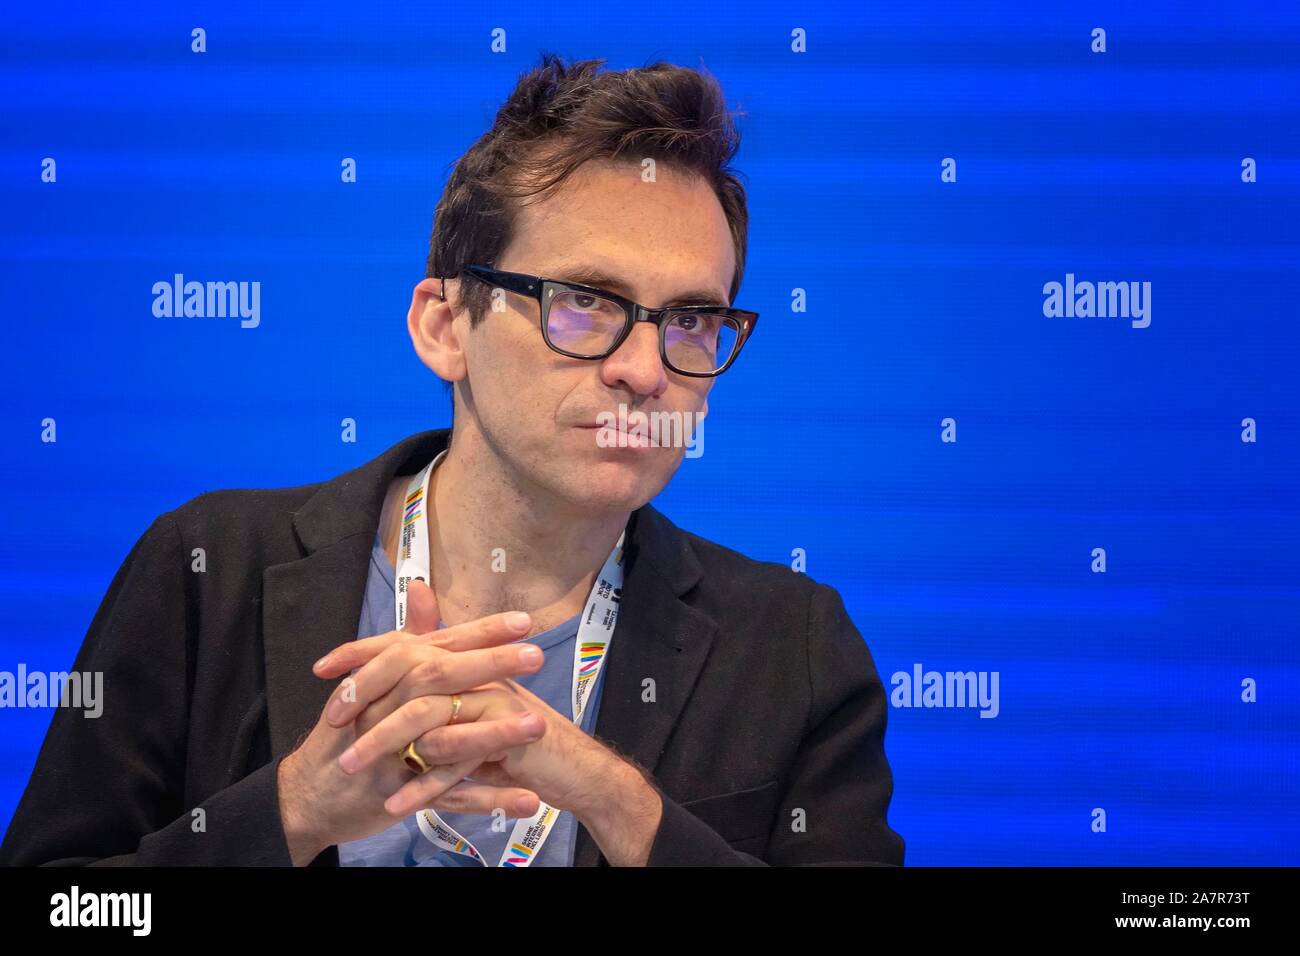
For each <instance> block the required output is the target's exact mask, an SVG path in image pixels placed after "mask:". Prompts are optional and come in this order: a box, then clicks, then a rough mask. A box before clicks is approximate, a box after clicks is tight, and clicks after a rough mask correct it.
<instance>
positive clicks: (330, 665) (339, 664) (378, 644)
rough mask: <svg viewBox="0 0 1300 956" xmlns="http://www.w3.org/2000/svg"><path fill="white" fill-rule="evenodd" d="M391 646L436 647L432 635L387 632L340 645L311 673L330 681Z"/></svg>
mask: <svg viewBox="0 0 1300 956" xmlns="http://www.w3.org/2000/svg"><path fill="white" fill-rule="evenodd" d="M393 644H426V645H432V646H434V647H436V646H438V644H437V641H436V639H435V636H434V634H432V633H430V634H408V633H407V632H406V631H388V632H387V633H384V634H376V635H375V636H374V637H363V638H361V639H360V640H356V641H348V642H347V643H346V644H340V645H339V646H338V647H336V648H334V650H332V651H330V652H329V653H328V654H326V655H325V656H324V657H322V658H321V659H320V660H318V661H317V662H316V663H315V664H313V665H312V668H311V669H312V673H314V674H315V675H316V676H317V677H320V678H322V679H324V680H332V679H333V678H335V677H341V676H342V675H344V674H346V673H348V672H349V671H351V670H354V669H355V668H357V667H360V666H361V665H362V664H365V663H368V662H369V661H371V660H373V659H374V658H375V657H377V656H378V655H379V653H380V652H381V651H383V650H386V649H387V648H389V647H391V646H392V645H393Z"/></svg>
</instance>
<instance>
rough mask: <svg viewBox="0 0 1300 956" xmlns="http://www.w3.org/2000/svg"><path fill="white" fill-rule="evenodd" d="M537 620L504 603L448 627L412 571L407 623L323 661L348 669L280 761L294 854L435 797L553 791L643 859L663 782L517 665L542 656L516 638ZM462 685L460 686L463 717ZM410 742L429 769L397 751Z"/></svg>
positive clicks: (552, 799)
mask: <svg viewBox="0 0 1300 956" xmlns="http://www.w3.org/2000/svg"><path fill="white" fill-rule="evenodd" d="M530 623H531V621H530V619H529V617H528V615H526V614H523V613H522V612H508V613H505V614H493V615H489V616H487V617H483V618H479V619H477V620H474V621H470V622H468V623H465V624H460V625H455V626H452V627H447V628H444V629H442V630H438V629H437V626H438V612H437V601H436V599H435V598H434V595H433V592H432V591H431V590H430V589H429V587H428V586H427V585H426V584H425V583H424V582H423V581H413V582H411V590H410V594H409V595H408V603H407V621H406V626H405V628H404V629H403V630H401V631H390V632H388V633H386V634H381V635H377V636H375V637H369V638H364V639H361V640H357V641H351V642H348V643H347V644H343V645H341V646H339V647H337V648H335V649H334V650H332V651H331V652H330V653H329V654H327V655H325V657H323V658H321V660H319V661H317V663H316V665H315V666H314V668H313V671H314V673H315V674H316V676H317V677H320V678H322V679H325V680H332V679H337V678H340V677H343V678H344V679H343V680H342V681H341V683H340V684H339V686H338V687H336V688H335V690H334V692H333V693H332V694H331V695H330V698H329V700H328V701H327V702H326V705H325V707H324V709H323V711H322V713H321V717H320V719H319V720H318V721H317V723H316V725H315V727H314V728H313V729H312V731H311V732H310V734H308V736H307V738H306V740H305V741H304V742H303V743H302V745H301V746H300V747H299V748H298V749H297V750H295V751H294V752H293V753H291V754H289V755H288V756H287V757H286V758H285V759H284V760H283V761H282V762H281V765H280V769H279V771H278V783H279V793H280V808H281V817H282V822H283V824H284V831H285V836H286V841H287V843H288V845H289V849H290V855H291V857H292V859H293V861H294V863H295V864H299V865H301V864H303V863H306V862H310V861H311V860H312V859H313V858H314V857H315V856H316V855H317V854H318V853H320V852H321V851H322V850H324V849H325V848H327V847H329V846H332V845H335V844H338V843H343V842H347V841H350V840H358V839H361V838H363V837H366V836H369V835H371V834H373V833H378V832H380V831H381V830H384V829H387V828H388V827H389V826H392V825H393V824H394V823H395V822H397V821H398V820H400V819H401V818H402V817H404V816H406V815H407V814H410V813H413V812H415V811H416V810H419V809H422V808H425V807H432V808H433V809H434V810H438V811H448V812H453V813H478V814H485V815H490V814H492V813H494V812H497V811H503V812H504V813H505V814H506V816H508V817H513V818H526V817H530V816H532V815H533V814H534V813H536V812H537V810H538V807H539V805H540V802H543V801H544V802H546V803H548V804H550V805H551V806H553V807H556V808H557V809H560V810H570V811H572V812H573V813H574V815H575V816H576V817H577V818H578V819H579V821H581V822H582V823H583V824H584V826H586V827H587V828H588V829H589V830H590V831H591V833H592V836H593V838H594V839H595V840H596V842H597V844H598V845H600V847H601V849H602V851H603V852H604V853H605V855H606V857H607V858H608V859H609V860H610V862H611V863H615V864H616V865H617V864H619V863H622V864H625V865H628V864H630V865H637V864H640V863H644V862H645V858H646V857H648V855H649V850H650V845H651V843H652V842H653V839H654V834H655V831H656V830H657V828H658V823H659V815H660V812H661V809H662V807H661V804H660V800H659V796H658V794H657V792H656V791H655V789H654V788H653V787H652V786H651V785H650V783H649V782H648V781H647V780H646V778H645V777H643V776H642V774H641V772H640V771H639V770H638V769H637V768H636V767H634V766H633V765H632V764H630V763H629V762H627V761H626V760H624V759H623V758H622V757H620V756H619V755H618V754H616V753H615V752H614V751H613V750H611V749H610V748H609V747H607V746H605V745H604V744H602V743H601V742H600V741H598V740H596V739H595V738H594V737H591V736H589V735H587V734H585V733H583V732H582V731H581V730H580V729H579V728H578V727H576V726H575V725H574V723H573V721H572V720H571V719H570V717H569V716H568V715H565V714H560V713H558V712H556V711H555V710H554V709H553V708H552V707H550V706H549V705H548V704H547V703H546V702H545V701H543V700H541V699H540V698H539V697H537V696H536V695H534V694H532V693H531V692H529V691H528V690H527V689H526V688H524V687H522V686H520V685H519V684H518V683H517V682H516V681H514V680H512V679H511V678H513V677H517V676H522V675H524V674H531V673H535V672H536V671H537V670H539V669H540V668H541V665H542V660H543V654H542V651H541V649H540V648H538V647H536V646H535V645H532V644H529V643H516V642H519V641H520V638H522V637H523V636H524V635H525V634H527V632H528V628H529V626H530ZM349 672H354V673H351V675H350V676H347V675H349ZM452 694H459V695H460V699H461V709H460V711H459V714H458V717H457V722H456V723H455V724H449V723H448V722H449V721H450V719H451V715H452V700H451V695H452ZM412 742H414V744H415V749H416V752H417V753H418V754H419V756H420V757H421V758H422V759H423V760H424V761H425V762H426V763H428V764H429V765H430V769H429V770H428V771H426V772H425V773H422V774H418V775H417V774H415V773H413V772H412V771H411V770H410V769H409V768H408V767H407V766H406V765H405V764H404V763H403V762H402V761H401V759H400V758H399V757H398V756H397V754H398V753H399V752H400V751H401V750H403V749H404V748H405V747H406V745H407V744H408V743H412Z"/></svg>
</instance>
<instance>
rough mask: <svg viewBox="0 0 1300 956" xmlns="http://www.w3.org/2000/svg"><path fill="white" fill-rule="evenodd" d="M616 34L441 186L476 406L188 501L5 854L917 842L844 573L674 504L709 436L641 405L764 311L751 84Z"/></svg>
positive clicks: (558, 853)
mask: <svg viewBox="0 0 1300 956" xmlns="http://www.w3.org/2000/svg"><path fill="white" fill-rule="evenodd" d="M599 64H600V61H588V62H582V63H576V64H573V65H571V66H565V65H564V64H563V63H562V62H561V61H559V60H557V59H555V58H553V57H546V58H544V60H543V63H542V64H541V66H540V67H539V68H538V69H536V70H534V71H533V72H532V73H530V74H527V75H525V76H524V77H522V78H521V80H520V82H519V85H518V87H517V88H516V90H515V91H514V93H513V95H512V96H511V97H510V99H509V101H508V102H507V103H506V104H505V106H504V107H503V108H502V110H501V111H500V113H499V114H498V116H497V119H496V124H495V126H494V127H493V129H492V130H491V131H490V132H489V133H488V134H487V135H486V136H484V137H483V138H482V139H480V140H479V141H478V142H477V143H475V145H474V146H473V148H471V150H470V151H469V152H468V153H467V154H466V155H465V156H464V157H463V158H462V159H461V160H460V162H459V163H458V165H457V167H456V169H455V171H454V172H453V175H452V176H451V179H450V181H449V182H448V185H447V187H446V191H445V193H444V196H443V198H442V201H441V202H440V204H439V207H438V211H437V215H436V218H435V224H434V232H433V237H432V241H431V252H430V259H429V269H428V276H429V278H426V279H425V280H424V281H422V282H420V283H419V285H417V287H416V289H415V293H414V296H413V299H412V303H411V308H410V312H409V315H408V328H409V332H410V335H411V340H412V343H413V345H414V347H415V350H416V352H417V354H418V355H419V356H420V359H421V360H422V361H423V362H424V363H425V364H426V365H427V366H428V367H429V368H430V369H431V370H432V371H433V372H434V373H436V374H437V375H438V376H439V377H440V378H442V379H443V380H445V381H446V382H448V383H451V384H452V386H453V387H454V421H453V427H452V429H451V430H450V431H447V430H440V431H433V432H425V433H422V434H418V435H415V436H413V437H411V438H408V439H407V440H405V441H403V442H401V443H399V444H397V445H395V446H394V447H392V448H391V449H389V450H388V451H387V452H385V453H384V454H383V455H381V456H380V457H378V458H376V459H374V460H372V461H370V462H368V463H366V464H364V465H362V466H361V467H359V468H357V469H355V470H354V471H352V472H349V473H347V474H345V475H342V476H340V477H338V478H335V479H334V480H332V481H328V482H325V483H322V484H316V485H307V486H301V487H296V488H286V489H275V490H262V491H223V492H213V493H209V494H205V495H201V496H199V497H198V498H195V499H194V500H192V501H190V502H188V503H186V504H185V505H183V506H181V507H180V508H177V509H176V510H175V511H172V512H169V513H167V514H164V515H162V516H161V517H159V518H158V519H157V520H155V521H154V523H153V525H152V526H151V527H150V528H149V529H148V531H147V532H146V533H145V534H144V536H143V537H142V538H141V539H140V540H139V541H138V542H137V544H136V545H135V547H134V548H133V549H132V551H131V553H130V555H129V556H128V558H127V560H126V561H125V563H124V564H123V565H122V568H121V569H120V570H119V571H118V573H117V575H116V577H115V578H114V580H113V583H112V586H111V587H110V590H109V592H108V594H107V596H106V597H105V599H104V602H103V604H102V605H101V607H100V609H99V611H98V613H97V614H96V616H95V619H94V621H93V622H92V624H91V627H90V631H89V633H88V634H87V637H86V641H85V644H84V645H83V648H82V650H81V653H80V655H79V656H78V659H77V662H76V665H75V667H76V669H77V670H79V671H103V672H104V684H105V688H106V694H105V695H106V697H107V698H108V703H107V705H106V708H105V712H104V715H103V717H102V718H100V719H98V720H88V719H85V718H82V717H80V716H79V715H78V714H76V713H75V712H72V711H68V710H59V711H57V712H56V714H55V717H54V720H53V722H52V724H51V728H50V732H49V735H48V737H47V739H46V741H45V744H44V746H43V748H42V750H41V754H40V757H39V759H38V763H37V767H36V770H35V772H34V774H33V777H32V781H31V784H30V785H29V787H28V789H27V792H26V793H25V795H24V798H23V801H22V803H21V805H20V806H19V808H18V811H17V813H16V815H15V817H14V820H13V823H12V825H11V827H10V829H9V832H8V834H7V837H6V840H5V842H4V845H3V847H2V848H0V862H5V863H18V864H31V863H50V862H59V863H92V862H97V863H137V864H208V865H212V864H281V865H288V864H290V863H293V864H296V865H305V864H309V863H314V864H315V865H334V864H344V865H439V866H456V865H475V866H478V865H490V866H495V865H506V866H527V865H596V864H601V863H608V864H611V865H646V864H649V865H670V864H692V865H711V864H758V863H769V864H796V863H797V864H807V863H838V862H856V863H875V864H881V863H883V864H901V863H902V859H903V842H902V840H901V839H900V838H899V836H898V835H897V834H896V833H895V832H894V831H893V830H892V829H890V827H889V825H888V823H887V821H886V812H887V809H888V804H889V800H890V796H891V793H892V778H891V774H890V770H889V766H888V764H887V762H886V759H885V755H884V733H885V722H886V704H885V695H884V690H883V687H882V685H881V682H880V680H879V678H878V676H877V673H876V670H875V667H874V664H873V662H872V659H871V656H870V654H869V652H868V650H867V647H866V645H865V644H864V642H863V640H862V637H861V635H860V634H859V633H858V632H857V630H856V628H855V627H854V626H853V624H852V622H851V621H850V620H849V618H848V616H847V614H846V613H845V610H844V607H843V604H842V602H841V600H840V598H839V595H838V594H837V593H836V592H835V591H834V590H833V589H831V588H830V587H827V586H825V585H820V584H816V583H814V582H812V581H811V580H809V579H808V578H806V577H805V576H803V575H800V574H796V573H794V572H792V571H790V570H789V569H788V568H785V567H782V566H780V565H775V564H764V563H759V562H755V561H752V560H750V559H748V558H745V557H744V556H742V555H740V554H738V553H736V552H734V551H730V550H728V549H726V548H723V547H721V546H719V545H717V544H714V543H712V542H709V541H706V540H704V539H702V538H700V537H698V536H695V535H692V534H689V533H686V532H683V531H681V530H680V529H678V528H677V527H675V526H674V525H673V524H672V523H671V522H670V521H669V520H668V519H667V518H665V517H664V516H663V515H662V514H660V513H659V512H658V511H657V510H656V509H654V508H653V507H652V506H650V505H649V504H648V503H647V502H649V501H650V499H652V498H653V497H654V496H655V495H656V494H657V493H658V492H659V491H660V490H661V489H662V488H663V487H664V486H665V485H666V484H667V482H668V481H669V480H670V478H671V477H672V475H673V473H674V472H675V471H676V469H677V467H678V466H679V465H680V463H681V459H682V457H683V453H684V449H683V447H682V442H680V441H663V440H653V439H652V440H647V439H646V437H645V436H644V434H643V433H642V432H641V431H640V430H639V429H637V428H634V427H632V428H623V426H622V425H618V424H613V423H614V422H623V421H632V420H633V416H635V415H638V414H642V415H647V416H648V415H651V414H654V415H660V416H663V415H667V416H676V419H675V420H678V421H689V422H691V423H693V427H694V428H698V423H699V422H700V421H701V420H702V418H703V415H704V414H705V413H706V412H707V408H708V394H709V391H710V389H711V387H712V385H713V383H714V381H715V380H716V378H717V376H718V375H719V374H721V373H722V372H725V371H726V370H727V368H729V367H730V365H731V363H733V362H734V361H735V360H736V358H737V357H738V356H739V354H740V352H741V349H742V348H743V346H744V345H745V343H746V341H747V340H748V338H749V336H750V335H751V334H752V332H753V329H754V326H755V323H756V322H757V315H756V314H755V313H753V312H748V311H744V310H740V309H735V308H732V306H731V302H732V301H733V299H734V297H735V294H736V292H737V290H738V288H739V286H740V281H741V276H742V272H743V267H744V255H745V235H746V228H747V213H746V208H745V200H744V192H743V189H742V188H741V187H740V185H739V183H738V182H737V180H736V179H735V177H734V176H733V175H732V174H731V173H730V172H729V171H728V169H727V167H726V163H727V162H728V161H729V160H730V158H731V157H732V156H733V155H734V153H735V150H736V146H737V139H736V134H735V130H734V128H733V126H732V124H731V121H730V119H729V118H728V116H727V113H726V110H725V108H724V101H723V98H722V95H721V91H720V90H719V89H718V88H717V85H716V83H715V82H713V81H712V80H711V79H709V78H706V77H705V76H703V75H701V74H700V73H698V72H695V71H692V70H685V69H680V68H676V67H671V66H668V65H664V64H657V65H655V66H652V67H647V68H644V69H640V70H630V71H626V72H623V73H612V72H604V73H602V72H599V71H598V66H599ZM638 303H640V304H641V305H638ZM647 307H648V308H647ZM412 398H413V399H416V400H418V396H412ZM629 412H630V413H631V414H630V415H628V414H626V413H629ZM620 414H622V417H619V416H620ZM637 420H638V421H643V419H637ZM611 439H613V440H611ZM700 491H701V493H706V492H707V493H709V494H712V495H713V496H714V497H715V498H716V500H717V501H718V502H719V504H720V506H721V507H733V506H734V507H739V506H742V503H743V499H739V498H738V497H737V496H736V495H735V494H734V490H733V489H727V488H724V489H712V490H709V489H700ZM199 549H202V552H201V553H202V554H203V556H204V558H205V562H204V565H203V570H202V573H198V572H196V571H195V570H194V568H195V563H194V562H195V556H196V555H197V554H199V553H200V551H199ZM520 612H523V614H522V616H520ZM536 650H540V651H541V653H540V654H538V653H535V651H536ZM527 651H534V653H532V654H531V655H529V654H528V653H525V652H527Z"/></svg>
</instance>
